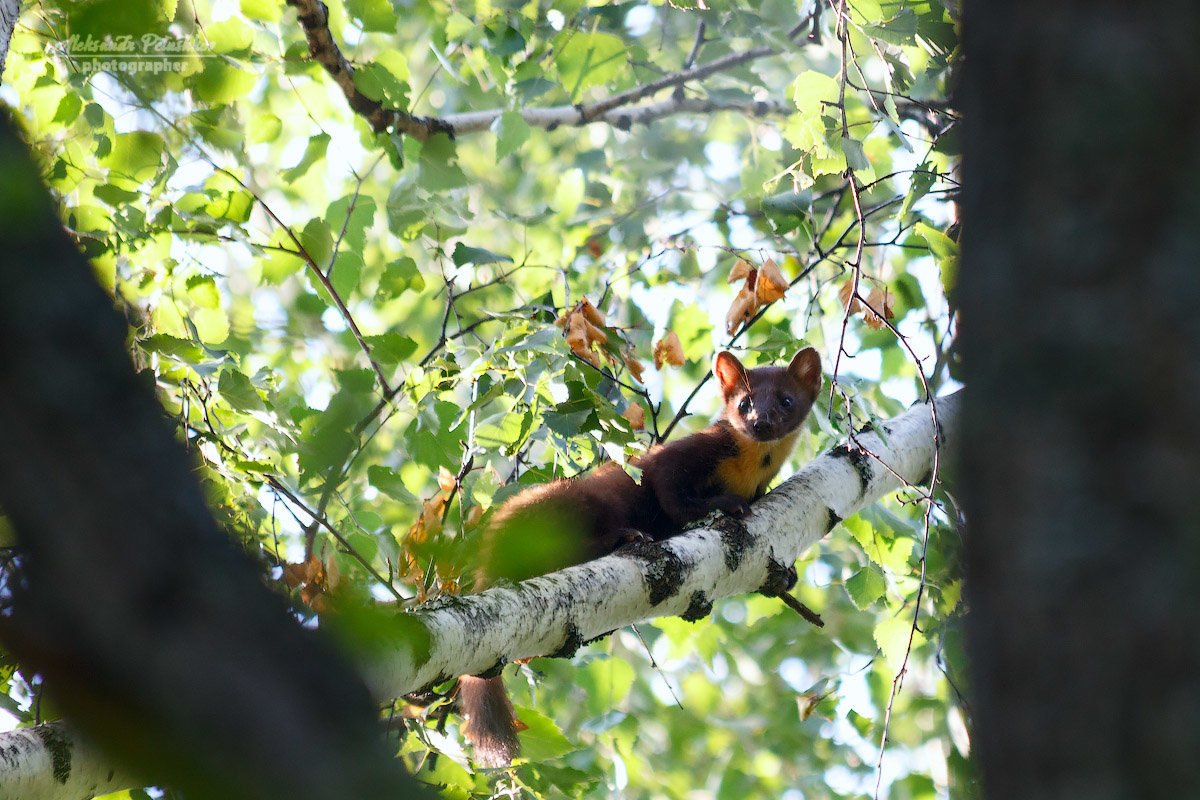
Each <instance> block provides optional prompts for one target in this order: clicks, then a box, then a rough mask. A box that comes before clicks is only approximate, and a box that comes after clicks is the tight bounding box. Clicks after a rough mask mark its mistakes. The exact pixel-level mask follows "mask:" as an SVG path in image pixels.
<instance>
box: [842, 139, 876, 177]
mask: <svg viewBox="0 0 1200 800" xmlns="http://www.w3.org/2000/svg"><path fill="white" fill-rule="evenodd" d="M842 153H843V154H844V155H845V156H846V166H847V167H849V168H850V169H852V170H854V171H855V172H865V171H867V170H869V169H870V168H871V162H870V161H868V160H867V154H866V153H864V152H863V144H862V142H860V141H858V140H857V139H852V138H850V137H849V136H843V137H842Z"/></svg>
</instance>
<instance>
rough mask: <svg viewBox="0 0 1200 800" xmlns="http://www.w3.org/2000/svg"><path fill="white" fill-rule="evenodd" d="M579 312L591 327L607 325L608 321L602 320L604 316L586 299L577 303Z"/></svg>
mask: <svg viewBox="0 0 1200 800" xmlns="http://www.w3.org/2000/svg"><path fill="white" fill-rule="evenodd" d="M579 310H580V311H582V312H583V316H585V317H587V321H588V322H590V323H592V324H593V325H597V326H600V327H604V326H605V325H607V324H608V320H606V319H604V315H603V314H601V313H600V312H599V311H598V310H597V309H596V307H595V306H594V305H592V303H591V301H590V300H588V299H587V298H586V297H585V298H583V299H582V300H580V301H579Z"/></svg>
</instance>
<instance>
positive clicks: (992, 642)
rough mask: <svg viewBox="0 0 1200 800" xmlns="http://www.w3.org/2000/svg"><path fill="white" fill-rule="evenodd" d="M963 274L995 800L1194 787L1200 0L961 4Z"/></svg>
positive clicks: (1199, 639) (979, 677) (990, 780)
mask: <svg viewBox="0 0 1200 800" xmlns="http://www.w3.org/2000/svg"><path fill="white" fill-rule="evenodd" d="M968 23H969V28H968V31H967V34H968V35H967V39H966V47H967V52H968V53H969V58H968V62H967V74H966V82H965V85H964V112H965V114H964V115H965V119H966V125H965V129H964V142H965V173H964V178H965V182H964V186H965V194H964V206H963V231H964V240H963V245H964V246H963V253H964V256H963V269H962V277H961V283H960V290H961V298H960V299H961V308H962V330H963V339H962V341H963V351H964V358H965V362H966V376H967V383H968V385H969V386H970V389H971V391H970V394H969V395H968V397H967V399H966V402H965V405H964V412H963V413H964V416H963V426H964V427H963V430H964V437H963V440H962V464H963V470H964V483H965V485H964V496H965V498H964V499H965V501H966V506H967V509H968V516H969V530H968V550H969V576H970V582H969V585H970V590H969V592H970V599H971V602H972V613H971V615H970V617H969V620H970V622H969V629H970V637H971V645H972V661H973V664H974V686H973V691H972V692H971V694H972V697H973V709H972V710H973V716H974V722H975V744H976V746H977V748H978V754H979V757H980V764H981V768H982V771H983V776H984V786H985V788H986V792H987V796H988V797H991V798H1022V799H1023V800H1035V799H1036V798H1071V799H1072V800H1074V799H1075V798H1084V797H1086V798H1089V800H1106V798H1154V797H1171V798H1177V797H1184V796H1194V794H1195V792H1196V791H1197V787H1200V633H1198V632H1200V603H1198V601H1200V505H1198V498H1197V490H1198V489H1200V417H1198V416H1197V413H1196V410H1197V397H1198V396H1200V236H1197V230H1196V226H1197V221H1198V220H1200V148H1198V144H1200V105H1198V104H1197V98H1200V58H1197V56H1196V47H1197V43H1198V42H1200V5H1198V4H1196V3H1195V2H1194V0H1174V2H1151V3H1142V4H1137V5H1136V6H1131V5H1130V4H1128V3H1115V2H1106V3H1094V2H1088V3H1083V2H1070V3H1060V4H1053V3H1049V4H1048V3H1036V4H1035V3H1031V2H1024V3H1015V4H1013V3H1009V4H989V3H977V4H973V5H972V7H971V12H970V16H969V20H968Z"/></svg>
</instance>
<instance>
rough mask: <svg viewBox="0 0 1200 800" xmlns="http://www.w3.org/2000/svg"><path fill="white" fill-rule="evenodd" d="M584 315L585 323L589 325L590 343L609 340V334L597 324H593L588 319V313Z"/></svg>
mask: <svg viewBox="0 0 1200 800" xmlns="http://www.w3.org/2000/svg"><path fill="white" fill-rule="evenodd" d="M584 316H585V319H584V324H585V325H587V338H588V344H591V343H592V342H607V341H608V334H607V333H605V332H604V331H603V330H602V329H601V328H598V327H596V325H595V324H593V323H592V321H591V320H590V319H586V316H587V315H586V314H585V315H584Z"/></svg>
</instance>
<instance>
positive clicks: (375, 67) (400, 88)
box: [354, 63, 409, 109]
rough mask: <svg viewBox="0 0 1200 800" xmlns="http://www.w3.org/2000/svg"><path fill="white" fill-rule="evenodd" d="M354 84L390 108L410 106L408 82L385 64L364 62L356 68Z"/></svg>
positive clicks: (366, 94) (371, 97)
mask: <svg viewBox="0 0 1200 800" xmlns="http://www.w3.org/2000/svg"><path fill="white" fill-rule="evenodd" d="M354 85H355V86H356V87H358V90H359V91H360V92H362V93H363V94H364V95H365V96H367V97H368V98H370V99H372V100H377V101H379V102H381V103H383V104H384V105H385V106H388V107H390V108H400V109H403V108H407V107H408V89H409V87H408V84H407V83H406V82H404V81H401V80H397V79H396V76H395V75H394V74H393V73H392V71H391V70H389V69H388V68H387V67H385V66H384V65H383V64H379V63H371V64H363V65H362V66H361V67H358V68H357V69H355V70H354Z"/></svg>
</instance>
